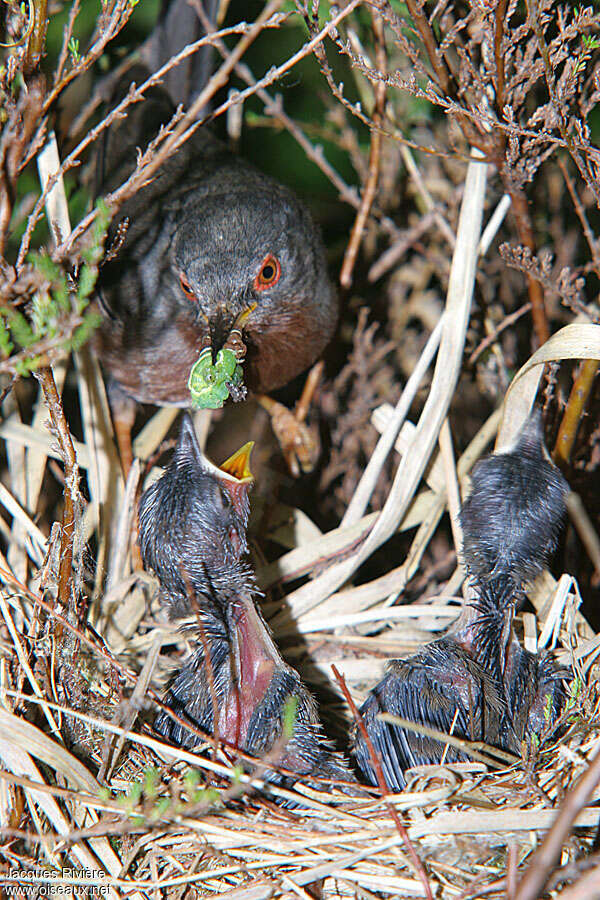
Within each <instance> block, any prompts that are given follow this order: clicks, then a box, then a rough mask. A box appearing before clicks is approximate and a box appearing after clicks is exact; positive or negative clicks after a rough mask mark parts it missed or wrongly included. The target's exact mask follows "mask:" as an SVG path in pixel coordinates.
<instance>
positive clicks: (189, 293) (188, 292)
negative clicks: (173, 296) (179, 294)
mask: <svg viewBox="0 0 600 900" xmlns="http://www.w3.org/2000/svg"><path fill="white" fill-rule="evenodd" d="M179 284H180V285H181V290H182V291H183V293H184V294H185V296H186V297H187V298H188V300H191V301H192V302H193V303H197V302H198V298H197V297H196V295H195V293H194V292H193V290H192V289H191V287H190V283H189V281H188V280H187V278H186V277H185V275H180V276H179Z"/></svg>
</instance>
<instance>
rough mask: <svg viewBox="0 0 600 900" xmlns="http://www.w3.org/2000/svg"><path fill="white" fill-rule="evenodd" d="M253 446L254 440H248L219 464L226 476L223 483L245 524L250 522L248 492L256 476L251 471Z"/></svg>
mask: <svg viewBox="0 0 600 900" xmlns="http://www.w3.org/2000/svg"><path fill="white" fill-rule="evenodd" d="M253 447H254V441H248V443H247V444H244V446H243V447H240V449H239V450H238V451H237V452H236V453H234V454H233V456H230V457H229V459H226V460H225V462H224V463H222V464H221V465H220V466H219V468H220V470H221V472H223V473H224V476H225V477H224V478H223V479H222V480H221V484H222V486H223V488H224V489H225V490H226V491H227V493H228V494H229V497H230V498H231V502H232V504H233V508H234V509H235V511H236V513H237V514H238V516H239V517H240V519H241V520H242V521H243V522H244V523H245V524H246V523H247V522H248V513H249V509H250V507H249V499H248V494H249V492H250V488H251V487H252V485H253V484H254V476H253V474H252V472H251V471H250V453H251V452H252V448H253Z"/></svg>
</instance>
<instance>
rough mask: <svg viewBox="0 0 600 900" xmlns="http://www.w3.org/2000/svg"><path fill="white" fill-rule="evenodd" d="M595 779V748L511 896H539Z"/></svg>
mask: <svg viewBox="0 0 600 900" xmlns="http://www.w3.org/2000/svg"><path fill="white" fill-rule="evenodd" d="M599 781H600V751H596V755H595V756H594V758H593V759H592V761H591V763H590V764H589V766H588V768H587V769H586V771H585V772H584V773H583V775H581V776H580V778H579V779H578V780H577V782H576V783H575V786H574V787H573V788H572V789H571V790H570V791H569V793H568V794H567V796H566V797H565V799H564V801H563V803H562V806H561V808H560V810H559V811H558V815H557V817H556V820H555V822H554V825H553V826H552V828H551V829H550V831H549V832H548V834H547V835H546V837H545V838H544V840H543V842H542V844H541V846H540V847H539V849H538V850H536V852H535V853H534V854H533V857H532V859H531V862H530V863H529V866H528V867H527V871H526V872H525V876H524V877H523V878H522V879H521V881H520V883H519V885H518V887H517V890H516V893H515V900H538V897H541V896H542V894H543V893H544V887H545V885H546V883H547V881H548V878H549V877H550V875H551V873H552V870H553V868H554V865H555V864H556V862H557V860H558V859H559V857H560V851H561V849H562V846H563V844H564V842H565V840H566V839H567V837H568V836H569V834H570V832H571V828H572V827H573V823H574V821H575V819H576V818H577V816H578V814H579V813H580V812H581V810H582V809H583V807H584V806H585V805H586V804H587V803H588V801H589V800H590V798H591V796H592V794H593V792H594V788H595V787H596V785H597V784H598V782H599Z"/></svg>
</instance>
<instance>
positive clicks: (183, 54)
mask: <svg viewBox="0 0 600 900" xmlns="http://www.w3.org/2000/svg"><path fill="white" fill-rule="evenodd" d="M264 27H267V23H265V26H264ZM240 32H241V33H242V34H248V32H249V26H247V25H245V24H243V25H240V26H234V27H232V28H226V29H224V30H223V31H222V32H220V34H222V35H225V36H227V35H229V34H237V33H240ZM211 42H212V37H211V36H208V37H203V38H199V40H197V41H195V42H194V43H193V44H189V45H188V46H186V47H184V48H183V50H181V51H180V52H179V53H178V54H177V55H176V56H173V57H172V58H171V59H169V60H168V61H167V62H166V63H165V64H164V65H163V66H161V68H160V69H157V71H156V72H153V73H152V75H150V76H149V77H148V78H147V79H146V80H145V81H144V82H142V84H141V85H139V87H138V86H136V85H135V83H132V84H131V86H130V88H129V91H128V92H127V94H126V95H125V97H124V98H123V99H122V100H121V101H120V103H118V104H117V105H116V106H115V107H114V109H112V110H111V111H110V112H109V113H108V114H107V115H106V116H105V117H104V118H103V119H102V120H101V121H100V122H99V123H98V124H97V125H95V126H94V128H92V129H90V131H88V133H87V134H86V135H85V137H84V138H83V139H82V140H81V141H80V142H79V143H78V144H77V146H76V147H74V148H73V150H71V152H70V153H69V154H68V156H66V157H65V158H64V159H63V161H62V163H61V166H60V169H59V170H58V172H55V173H54V174H53V175H52V176H51V178H49V179H48V181H47V183H46V186H45V188H44V191H43V192H42V194H41V196H40V197H39V198H38V199H37V201H36V204H35V206H34V208H33V210H32V211H31V213H30V215H29V218H28V220H27V227H26V229H25V233H24V234H23V238H22V239H21V246H20V248H19V256H18V259H17V268H19V267H20V266H22V265H23V262H24V261H25V257H26V255H27V252H28V250H29V244H30V241H31V236H32V234H33V230H34V228H35V226H36V224H37V222H38V220H39V219H40V217H41V215H42V212H43V209H44V204H45V202H46V199H47V197H48V194H49V193H50V191H51V190H52V188H53V187H54V185H55V184H56V183H57V181H58V180H59V178H61V177H62V176H64V175H65V173H66V172H68V171H69V169H72V168H74V167H75V166H78V165H79V164H80V156H81V155H82V154H83V152H84V151H85V150H87V148H88V147H89V146H90V144H93V143H94V141H96V140H97V138H98V137H99V136H100V135H101V134H102V132H104V131H105V130H106V129H107V128H109V127H110V126H111V125H112V123H113V122H114V121H115V120H116V119H119V118H121V117H122V116H123V114H124V113H125V111H126V110H127V108H128V107H129V106H131V105H132V104H133V103H137V102H139V101H140V100H142V99H143V97H144V94H145V93H146V92H147V91H148V90H149V89H150V88H151V87H153V86H154V85H156V84H158V83H159V82H160V81H161V80H162V78H163V77H164V75H166V74H167V72H169V71H170V70H171V69H172V68H174V67H175V66H177V65H178V64H179V63H180V62H182V61H183V60H184V59H186V58H187V57H188V56H190V55H191V54H192V53H195V52H196V50H198V49H199V48H200V47H202V46H204V45H205V44H210V43H211ZM211 83H212V79H211V82H209V86H210V84H211ZM215 90H217V88H216V87H215ZM211 95H212V94H211ZM182 118H183V116H182V114H181V113H179V112H177V113H176V114H175V115H174V116H173V119H172V120H171V123H169V125H168V126H166V127H165V129H164V131H163V132H162V133H160V134H161V135H162V137H163V138H165V136H166V137H168V135H169V134H170V126H171V125H173V126H174V125H176V124H178V123H179V122H180V121H181V120H182ZM150 149H151V151H154V144H153V142H152V143H151V145H150ZM150 155H152V153H151V154H150ZM144 160H146V153H144V154H143V156H142V163H141V164H140V165H139V166H138V167H136V169H135V171H134V174H133V175H132V177H131V179H128V181H127V182H126V185H127V186H129V184H130V182H131V181H132V179H133V178H134V176H137V174H138V172H139V171H140V170H142V171H144V173H145V171H146V170H145V169H144V168H143V165H144ZM141 180H145V178H144V179H141ZM135 183H136V184H137V183H138V182H137V181H136V182H135ZM124 187H125V186H122V188H121V190H120V191H115V192H114V193H113V194H112V195H110V196H109V198H107V199H108V202H111V203H112V202H115V203H116V202H117V200H119V199H124V198H122V197H121V194H123V193H126V192H124V191H123V188H124ZM132 190H133V189H132ZM96 215H97V211H94V212H93V213H90V215H89V216H86V218H85V219H84V220H83V221H84V223H85V227H86V228H87V227H89V225H90V224H91V222H92V221H93V220H94V219H95V217H96ZM81 233H82V229H81V223H80V224H79V225H78V226H77V228H76V229H75V231H74V232H72V233H71V235H70V236H69V238H68V240H67V241H66V243H65V244H63V245H62V246H61V247H59V248H58V250H57V253H56V254H55V255H57V256H60V254H61V253H62V252H63V251H68V249H70V247H71V246H72V243H73V240H74V239H75V235H76V236H79V235H80V234H81Z"/></svg>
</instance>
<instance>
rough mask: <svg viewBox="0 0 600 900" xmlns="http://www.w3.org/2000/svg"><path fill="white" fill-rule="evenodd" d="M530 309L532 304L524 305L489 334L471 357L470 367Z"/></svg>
mask: <svg viewBox="0 0 600 900" xmlns="http://www.w3.org/2000/svg"><path fill="white" fill-rule="evenodd" d="M530 309H531V303H525V304H523V306H521V307H519V309H516V310H515V311H514V313H511V314H510V315H509V316H506V318H505V319H503V320H502V322H501V323H500V324H499V325H498V327H497V328H494V330H493V331H492V333H491V334H488V335H487V337H485V338H484V339H483V340H482V341H481V343H480V344H478V346H477V347H476V348H475V349H474V350H473V352H472V353H471V355H470V357H469V365H470V366H472V365H474V364H475V363H476V362H477V360H478V359H479V357H480V356H481V354H482V353H483V352H484V350H487V348H488V347H489V346H490V344H493V343H495V341H496V340H497V339H498V335H500V334H501V333H502V332H503V331H505V330H506V329H507V328H510V326H511V325H514V323H515V322H517V321H518V320H519V319H520V318H521V316H524V315H525V313H527V312H529V310H530Z"/></svg>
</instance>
